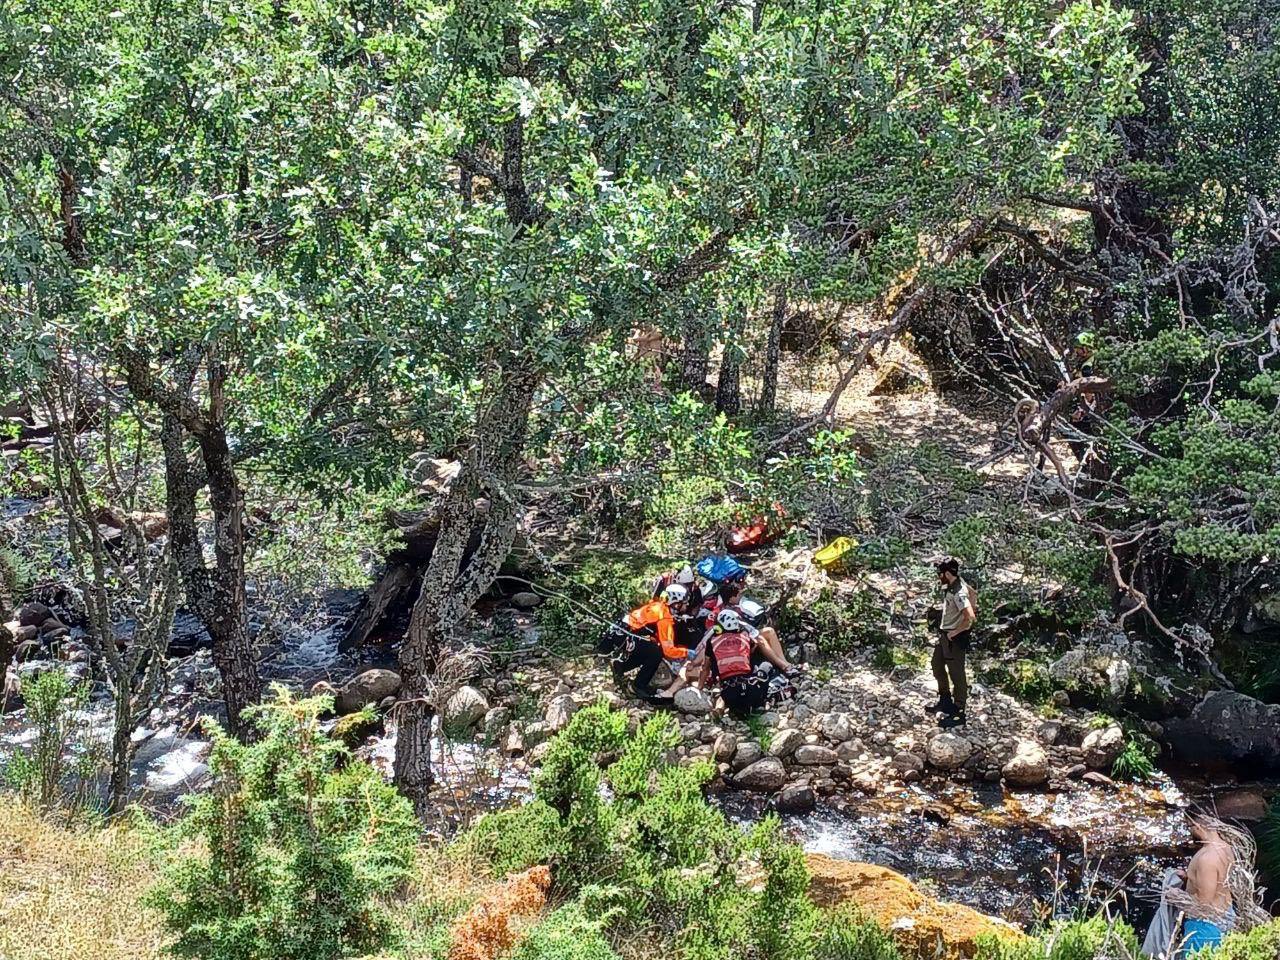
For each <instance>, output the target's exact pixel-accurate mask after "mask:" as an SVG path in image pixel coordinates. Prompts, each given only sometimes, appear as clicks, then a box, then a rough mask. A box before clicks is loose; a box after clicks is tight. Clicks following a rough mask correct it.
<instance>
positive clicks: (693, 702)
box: [676, 687, 711, 717]
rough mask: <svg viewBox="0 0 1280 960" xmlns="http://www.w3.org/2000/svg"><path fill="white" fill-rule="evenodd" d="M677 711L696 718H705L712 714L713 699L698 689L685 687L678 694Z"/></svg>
mask: <svg viewBox="0 0 1280 960" xmlns="http://www.w3.org/2000/svg"><path fill="white" fill-rule="evenodd" d="M676 709H677V710H679V711H680V712H681V713H688V714H691V715H692V716H695V717H705V716H706V715H707V714H708V713H710V712H711V698H710V697H708V696H707V694H706V693H705V692H704V691H702V690H699V689H698V688H697V687H685V688H684V689H683V690H681V691H679V692H678V693H677V694H676Z"/></svg>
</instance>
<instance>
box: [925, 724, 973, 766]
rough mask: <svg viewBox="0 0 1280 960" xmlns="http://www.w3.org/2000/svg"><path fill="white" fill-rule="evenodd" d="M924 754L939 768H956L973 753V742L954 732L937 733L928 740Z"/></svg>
mask: <svg viewBox="0 0 1280 960" xmlns="http://www.w3.org/2000/svg"><path fill="white" fill-rule="evenodd" d="M926 755H927V756H928V759H929V763H930V764H932V765H933V766H935V767H937V768H938V769H939V770H958V769H959V768H960V767H962V766H963V765H964V763H965V761H967V760H968V759H969V757H971V756H972V755H973V744H972V743H970V742H969V741H968V740H966V739H965V738H964V737H962V736H960V735H959V734H956V733H939V734H936V735H935V736H934V738H933V739H932V740H930V741H929V746H928V749H927V751H926Z"/></svg>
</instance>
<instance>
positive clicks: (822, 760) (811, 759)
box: [794, 743, 840, 767]
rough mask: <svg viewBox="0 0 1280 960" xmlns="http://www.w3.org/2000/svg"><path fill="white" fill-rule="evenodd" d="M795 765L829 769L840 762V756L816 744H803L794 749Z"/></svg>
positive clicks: (828, 748)
mask: <svg viewBox="0 0 1280 960" xmlns="http://www.w3.org/2000/svg"><path fill="white" fill-rule="evenodd" d="M794 756H795V761H796V763H798V764H800V765H801V766H804V767H829V766H832V765H833V764H836V763H839V762H840V756H839V755H838V754H837V753H836V752H835V751H834V750H832V749H831V748H830V747H824V746H822V745H821V744H817V743H805V744H802V745H800V746H798V747H796V752H795V754H794Z"/></svg>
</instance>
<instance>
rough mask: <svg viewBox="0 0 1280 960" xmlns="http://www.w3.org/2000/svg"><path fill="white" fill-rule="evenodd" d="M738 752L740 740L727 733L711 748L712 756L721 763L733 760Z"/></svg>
mask: <svg viewBox="0 0 1280 960" xmlns="http://www.w3.org/2000/svg"><path fill="white" fill-rule="evenodd" d="M737 752H738V738H737V737H736V736H735V735H734V734H732V733H730V732H729V731H727V730H726V731H725V732H724V733H722V734H720V735H719V736H718V737H716V739H715V744H714V745H713V746H712V748H711V753H712V756H714V757H715V758H716V759H717V760H719V761H721V762H726V761H729V760H732V759H733V755H734V754H735V753H737Z"/></svg>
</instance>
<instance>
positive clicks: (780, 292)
mask: <svg viewBox="0 0 1280 960" xmlns="http://www.w3.org/2000/svg"><path fill="white" fill-rule="evenodd" d="M760 6H761V5H760V4H757V5H756V10H759V9H760ZM786 317H787V291H786V288H785V287H781V286H780V287H778V289H777V290H776V291H774V294H773V316H772V317H771V318H770V320H769V340H768V343H767V344H766V345H765V350H764V371H763V373H761V376H760V379H761V383H760V412H761V413H772V412H773V409H774V407H776V406H777V403H778V361H779V360H780V359H781V356H782V323H783V321H784V320H785V319H786Z"/></svg>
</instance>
